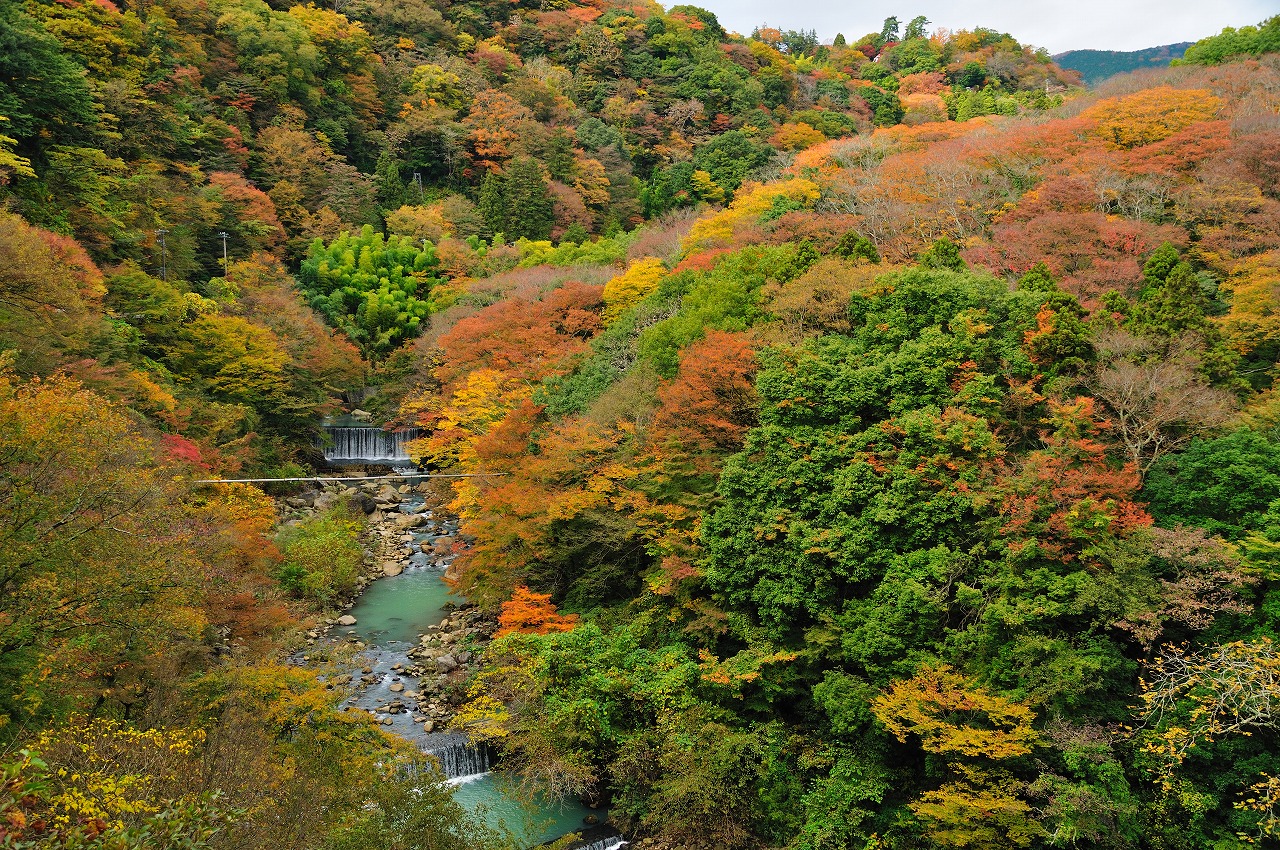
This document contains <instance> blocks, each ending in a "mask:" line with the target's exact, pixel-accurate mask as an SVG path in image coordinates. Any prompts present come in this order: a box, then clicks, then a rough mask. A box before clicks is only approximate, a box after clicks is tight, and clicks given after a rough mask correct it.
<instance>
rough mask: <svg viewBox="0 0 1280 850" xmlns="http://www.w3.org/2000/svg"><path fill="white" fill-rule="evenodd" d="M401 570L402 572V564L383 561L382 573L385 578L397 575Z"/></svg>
mask: <svg viewBox="0 0 1280 850" xmlns="http://www.w3.org/2000/svg"><path fill="white" fill-rule="evenodd" d="M402 572H404V564H400V563H396V562H395V561H383V563H382V574H383V575H384V576H386V577H387V578H391V577H393V576H398V575H400V574H401V573H402Z"/></svg>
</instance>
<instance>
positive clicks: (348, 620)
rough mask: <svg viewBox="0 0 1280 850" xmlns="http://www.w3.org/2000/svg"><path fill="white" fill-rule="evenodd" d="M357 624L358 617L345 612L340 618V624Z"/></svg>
mask: <svg viewBox="0 0 1280 850" xmlns="http://www.w3.org/2000/svg"><path fill="white" fill-rule="evenodd" d="M355 624H356V618H355V617H353V616H351V615H350V614H343V615H342V616H341V617H339V618H338V625H339V626H354V625H355Z"/></svg>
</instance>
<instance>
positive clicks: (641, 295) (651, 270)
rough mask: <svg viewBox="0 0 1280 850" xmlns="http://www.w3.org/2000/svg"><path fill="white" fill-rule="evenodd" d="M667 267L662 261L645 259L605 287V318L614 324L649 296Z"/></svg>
mask: <svg viewBox="0 0 1280 850" xmlns="http://www.w3.org/2000/svg"><path fill="white" fill-rule="evenodd" d="M666 273H667V267H666V266H664V265H663V264H662V260H659V259H655V258H654V257H645V258H644V259H642V260H636V261H635V262H634V263H632V264H631V267H630V268H628V269H627V270H626V271H625V272H623V273H622V274H620V275H618V276H617V277H615V278H614V279H613V280H611V281H609V282H608V283H606V284H605V285H604V303H605V308H604V318H605V321H606V322H612V321H614V320H615V319H617V318H618V317H619V316H621V315H622V314H623V313H625V312H627V311H628V310H630V309H631V308H632V307H634V306H635V305H637V304H639V303H640V302H641V301H643V300H644V299H645V298H646V297H648V296H649V294H650V293H652V292H653V291H654V290H655V289H657V288H658V284H659V283H661V282H662V277H663V275H665V274H666Z"/></svg>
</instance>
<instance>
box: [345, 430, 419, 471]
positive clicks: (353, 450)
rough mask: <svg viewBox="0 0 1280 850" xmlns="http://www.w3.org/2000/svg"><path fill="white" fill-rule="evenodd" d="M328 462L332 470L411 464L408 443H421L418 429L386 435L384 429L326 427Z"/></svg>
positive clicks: (386, 432) (390, 432)
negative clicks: (351, 465)
mask: <svg viewBox="0 0 1280 850" xmlns="http://www.w3.org/2000/svg"><path fill="white" fill-rule="evenodd" d="M321 430H322V431H323V433H324V437H325V439H324V440H323V442H322V448H323V449H324V459H325V460H326V461H327V462H328V463H329V464H330V465H331V466H343V465H348V464H360V463H376V464H386V465H396V464H405V463H409V453H408V452H407V451H405V443H407V442H408V441H409V440H414V439H417V438H418V436H419V433H420V432H419V431H418V429H417V428H406V429H404V430H401V431H384V430H382V429H381V428H369V427H364V428H358V427H347V426H335V425H326V426H324V427H323V428H322V429H321Z"/></svg>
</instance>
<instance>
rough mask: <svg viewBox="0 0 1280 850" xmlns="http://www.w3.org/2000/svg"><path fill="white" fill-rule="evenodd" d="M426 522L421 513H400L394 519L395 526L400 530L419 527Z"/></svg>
mask: <svg viewBox="0 0 1280 850" xmlns="http://www.w3.org/2000/svg"><path fill="white" fill-rule="evenodd" d="M426 524H427V518H426V517H424V516H423V515H422V514H401V515H400V516H398V517H396V519H395V527H396V528H397V529H400V530H401V531H407V530H408V529H410V528H421V527H422V526H424V525H426Z"/></svg>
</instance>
